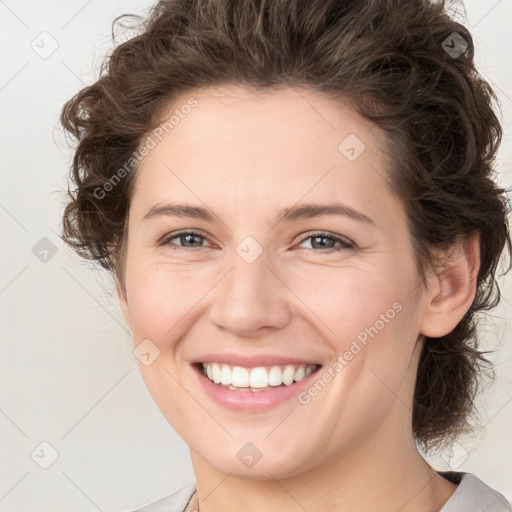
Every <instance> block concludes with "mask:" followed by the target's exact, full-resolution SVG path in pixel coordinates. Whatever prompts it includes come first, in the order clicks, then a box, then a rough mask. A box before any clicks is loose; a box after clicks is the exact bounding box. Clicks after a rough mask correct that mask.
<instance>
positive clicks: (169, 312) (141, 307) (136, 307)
mask: <svg viewBox="0 0 512 512" xmlns="http://www.w3.org/2000/svg"><path fill="white" fill-rule="evenodd" d="M132 269H133V270H132V273H131V274H130V275H129V276H127V287H128V306H129V309H130V316H131V320H132V328H133V334H134V338H135V339H136V340H137V339H140V338H149V339H151V340H152V341H153V342H154V343H155V344H156V345H158V346H159V348H160V349H161V350H165V349H166V348H168V347H167V343H169V341H171V340H174V339H177V338H178V337H179V336H180V335H181V330H182V329H183V328H184V327H185V326H186V324H187V321H186V318H187V316H188V315H193V312H194V308H195V307H198V306H199V305H200V300H201V298H202V297H204V296H205V294H206V293H207V292H208V290H210V289H211V288H212V284H211V283H209V282H208V279H207V277H208V276H207V273H205V272H201V273H200V272H198V271H197V269H195V270H194V268H193V267H192V266H190V267H188V268H186V269H184V268H177V267H176V266H171V265H168V264H150V265H144V266H143V265H141V266H140V267H138V268H135V266H134V267H132Z"/></svg>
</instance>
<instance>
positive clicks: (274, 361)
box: [193, 353, 320, 368]
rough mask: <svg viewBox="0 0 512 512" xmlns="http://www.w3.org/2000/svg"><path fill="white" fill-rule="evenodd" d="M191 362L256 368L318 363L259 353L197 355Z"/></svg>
mask: <svg viewBox="0 0 512 512" xmlns="http://www.w3.org/2000/svg"><path fill="white" fill-rule="evenodd" d="M193 363H225V364H229V365H231V366H242V367H244V368H256V367H258V366H277V365H287V364H293V365H305V366H307V365H311V364H316V365H320V363H318V362H316V361H312V360H307V359H299V358H296V357H289V356H281V355H272V354H260V355H253V356H250V355H244V354H227V353H217V354H205V355H203V356H201V357H198V358H197V359H195V360H194V361H193Z"/></svg>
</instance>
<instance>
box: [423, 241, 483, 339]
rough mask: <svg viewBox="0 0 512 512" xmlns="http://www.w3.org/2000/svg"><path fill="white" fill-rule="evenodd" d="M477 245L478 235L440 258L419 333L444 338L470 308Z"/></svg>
mask: <svg viewBox="0 0 512 512" xmlns="http://www.w3.org/2000/svg"><path fill="white" fill-rule="evenodd" d="M479 242H480V241H479V237H478V235H477V234H474V235H469V236H467V237H466V238H464V239H463V240H462V241H460V242H456V243H455V244H454V245H453V246H452V247H451V248H450V250H449V251H448V252H447V253H445V254H444V255H443V256H442V264H441V265H440V268H439V269H438V270H437V272H436V273H435V274H432V276H431V278H430V283H429V290H430V291H429V290H427V303H426V306H425V312H424V315H423V318H422V323H421V326H420V332H421V334H423V335H425V336H427V337H431V338H439V337H441V336H445V335H446V334H448V333H450V332H451V331H452V330H453V329H454V328H455V327H456V326H457V324H458V323H459V321H460V320H461V319H462V317H463V316H464V315H465V313H466V312H467V311H468V309H469V308H470V307H471V304H472V303H473V300H474V298H475V294H476V280H477V276H478V270H479V268H480V244H479Z"/></svg>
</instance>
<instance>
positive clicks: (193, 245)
mask: <svg viewBox="0 0 512 512" xmlns="http://www.w3.org/2000/svg"><path fill="white" fill-rule="evenodd" d="M176 239H178V240H179V242H180V244H179V245H178V244H175V243H171V241H172V240H176ZM204 240H206V241H207V238H206V237H205V236H204V235H202V234H201V233H199V232H198V231H190V230H189V231H180V232H178V233H171V234H170V235H169V236H167V237H165V238H164V239H163V240H162V241H161V242H160V245H168V246H169V247H170V248H171V249H173V250H180V249H183V250H189V251H194V250H199V249H200V248H201V247H204V246H203V241H204ZM189 244H190V245H189Z"/></svg>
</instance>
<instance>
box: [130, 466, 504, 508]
mask: <svg viewBox="0 0 512 512" xmlns="http://www.w3.org/2000/svg"><path fill="white" fill-rule="evenodd" d="M438 473H439V474H440V475H441V476H443V477H444V478H446V479H447V480H450V481H451V482H454V483H458V484H459V486H458V487H457V489H456V490H455V492H454V493H453V494H452V496H451V497H450V499H449V500H448V501H447V502H446V503H445V505H444V507H443V508H442V509H441V510H440V511H439V512H512V506H511V504H509V503H508V502H507V500H506V499H505V497H504V496H503V495H502V494H500V493H499V492H498V491H495V490H494V489H492V488H491V487H489V486H488V485H486V484H485V483H484V482H482V480H480V479H479V478H478V477H476V476H475V475H472V474H471V473H463V472H456V471H438ZM195 490H196V482H195V480H191V481H190V482H188V483H187V484H186V485H184V486H183V487H182V488H181V489H180V490H179V491H177V492H175V493H174V494H171V495H170V496H166V497H165V498H161V499H159V500H157V501H154V502H153V503H150V504H149V505H146V506H145V507H142V508H139V509H137V510H133V511H132V512H185V509H186V508H187V505H188V504H189V502H190V500H191V498H192V496H193V494H194V492H195Z"/></svg>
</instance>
